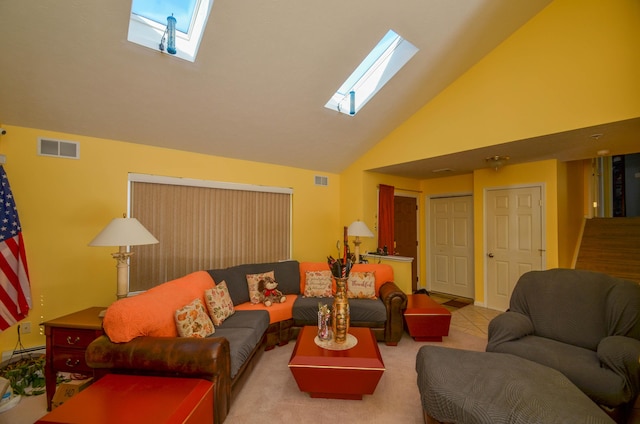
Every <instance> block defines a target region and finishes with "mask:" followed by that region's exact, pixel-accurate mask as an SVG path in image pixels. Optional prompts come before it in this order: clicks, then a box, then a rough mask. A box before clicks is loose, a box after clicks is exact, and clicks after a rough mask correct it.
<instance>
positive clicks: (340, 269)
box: [327, 227, 353, 278]
mask: <svg viewBox="0 0 640 424" xmlns="http://www.w3.org/2000/svg"><path fill="white" fill-rule="evenodd" d="M336 248H337V249H338V259H335V258H334V257H333V256H331V255H329V256H327V263H328V264H329V269H331V274H333V276H334V277H335V278H349V272H350V271H351V266H352V265H353V260H352V258H351V252H350V251H349V240H348V237H347V227H344V252H342V253H343V256H342V257H340V253H341V252H340V240H338V242H337V243H336Z"/></svg>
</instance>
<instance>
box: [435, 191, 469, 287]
mask: <svg viewBox="0 0 640 424" xmlns="http://www.w3.org/2000/svg"><path fill="white" fill-rule="evenodd" d="M430 203H431V213H430V221H431V222H430V225H429V228H430V230H431V231H430V236H429V246H430V249H429V251H430V260H429V262H428V263H430V264H431V266H430V267H429V268H430V272H429V275H430V277H429V281H430V283H431V284H430V289H431V290H432V291H436V292H440V293H447V294H452V295H455V296H461V297H468V298H471V299H473V298H474V297H475V287H474V274H473V201H472V197H471V196H461V197H447V198H440V199H431V201H430Z"/></svg>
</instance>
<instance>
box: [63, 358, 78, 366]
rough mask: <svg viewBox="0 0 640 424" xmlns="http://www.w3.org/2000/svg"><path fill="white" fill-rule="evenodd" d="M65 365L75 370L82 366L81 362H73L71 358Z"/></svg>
mask: <svg viewBox="0 0 640 424" xmlns="http://www.w3.org/2000/svg"><path fill="white" fill-rule="evenodd" d="M65 364H67V366H68V367H69V368H73V367H76V366H78V365H79V364H80V360H79V359H76V360H75V361H72V360H71V358H67V362H65Z"/></svg>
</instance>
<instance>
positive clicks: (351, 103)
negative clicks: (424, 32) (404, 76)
mask: <svg viewBox="0 0 640 424" xmlns="http://www.w3.org/2000/svg"><path fill="white" fill-rule="evenodd" d="M417 51H418V48H417V47H416V46H414V45H413V44H411V43H410V42H408V41H407V40H405V39H404V38H402V37H401V36H399V35H398V34H397V33H396V32H395V31H393V30H389V32H387V34H386V35H385V36H384V37H382V39H381V40H380V42H379V43H378V44H377V45H376V46H375V47H374V48H373V50H371V52H370V53H369V54H368V55H367V57H366V58H365V59H364V60H363V61H362V63H361V64H360V65H358V67H357V68H356V70H355V71H353V73H352V74H351V75H350V76H349V78H347V80H346V81H345V82H344V83H343V84H342V85H341V86H340V88H338V91H336V93H335V94H334V95H333V96H332V97H331V99H329V101H328V102H327V104H326V105H324V107H326V108H328V109H332V110H337V111H338V112H341V113H344V114H347V115H351V116H353V115H355V114H356V113H358V112H359V111H360V109H362V108H363V107H364V105H365V104H367V102H368V101H369V100H371V98H372V97H373V96H375V95H376V93H377V92H378V91H379V90H380V89H381V88H382V87H384V85H385V84H386V83H387V82H389V80H390V79H391V78H392V77H393V76H394V75H395V74H396V73H397V72H398V71H399V70H400V69H402V67H403V66H404V65H405V64H406V63H407V62H408V61H409V60H410V59H411V58H412V57H413V55H414V54H416V52H417Z"/></svg>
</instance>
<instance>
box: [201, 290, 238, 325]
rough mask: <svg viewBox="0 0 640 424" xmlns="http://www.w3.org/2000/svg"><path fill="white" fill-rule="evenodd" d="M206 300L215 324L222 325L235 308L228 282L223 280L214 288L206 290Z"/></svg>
mask: <svg viewBox="0 0 640 424" xmlns="http://www.w3.org/2000/svg"><path fill="white" fill-rule="evenodd" d="M204 300H205V302H206V304H207V310H208V311H209V316H211V321H213V325H220V324H222V323H223V322H224V320H225V319H227V318H229V317H230V316H231V315H233V313H234V312H235V310H234V309H233V301H232V300H231V295H230V294H229V289H228V288H227V282H226V281H224V280H222V281H221V282H220V283H218V284H216V286H215V287H214V288H212V289H209V290H206V291H205V292H204Z"/></svg>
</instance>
